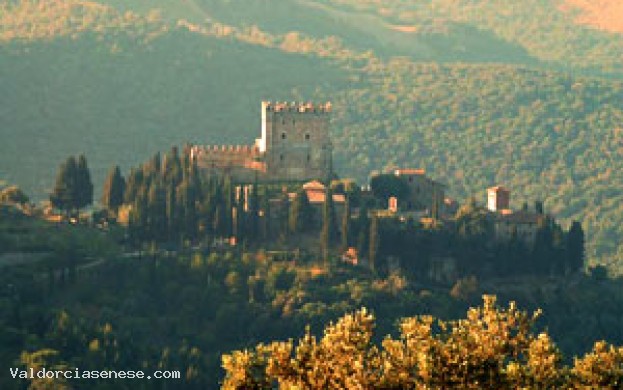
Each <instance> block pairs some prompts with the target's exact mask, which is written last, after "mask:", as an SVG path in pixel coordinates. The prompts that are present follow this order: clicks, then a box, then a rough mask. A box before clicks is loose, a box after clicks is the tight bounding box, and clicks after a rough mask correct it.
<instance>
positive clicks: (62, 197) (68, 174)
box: [50, 156, 78, 213]
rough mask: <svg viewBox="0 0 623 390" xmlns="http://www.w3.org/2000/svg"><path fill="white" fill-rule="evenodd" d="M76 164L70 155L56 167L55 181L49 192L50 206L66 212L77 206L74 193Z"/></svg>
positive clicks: (75, 190) (75, 191) (75, 189)
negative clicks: (50, 192)
mask: <svg viewBox="0 0 623 390" xmlns="http://www.w3.org/2000/svg"><path fill="white" fill-rule="evenodd" d="M77 171H78V164H77V162H76V158H75V157H74V156H70V157H69V158H67V161H65V162H64V163H63V164H61V166H60V167H59V169H58V172H57V174H56V183H55V184H54V189H53V191H52V194H50V202H51V203H52V206H54V207H56V208H58V209H59V210H61V211H64V212H66V213H69V212H71V211H72V210H74V209H75V208H76V207H77V206H76V204H77V201H76V193H77V188H76V186H77V183H76V176H77Z"/></svg>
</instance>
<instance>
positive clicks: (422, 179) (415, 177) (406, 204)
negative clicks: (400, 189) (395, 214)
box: [393, 169, 446, 214]
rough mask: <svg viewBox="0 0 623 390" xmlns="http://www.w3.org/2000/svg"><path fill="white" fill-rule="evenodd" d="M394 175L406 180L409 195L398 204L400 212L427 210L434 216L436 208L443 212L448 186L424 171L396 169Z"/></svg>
mask: <svg viewBox="0 0 623 390" xmlns="http://www.w3.org/2000/svg"><path fill="white" fill-rule="evenodd" d="M393 173H394V175H396V176H398V177H400V178H402V179H404V181H405V183H407V186H408V187H409V195H408V196H407V198H406V199H404V200H402V201H401V202H400V204H398V208H399V209H400V210H405V211H412V210H427V211H428V213H429V214H432V213H433V211H434V210H435V208H437V212H442V211H443V210H442V209H443V207H444V205H445V189H446V186H445V185H444V184H441V183H439V182H437V181H435V180H433V179H431V178H430V177H428V176H426V171H425V170H423V169H396V170H394V172H393Z"/></svg>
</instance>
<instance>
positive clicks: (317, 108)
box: [262, 101, 331, 113]
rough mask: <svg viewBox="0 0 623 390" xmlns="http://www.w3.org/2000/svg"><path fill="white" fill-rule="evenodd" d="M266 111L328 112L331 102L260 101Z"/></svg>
mask: <svg viewBox="0 0 623 390" xmlns="http://www.w3.org/2000/svg"><path fill="white" fill-rule="evenodd" d="M262 105H263V106H264V108H265V109H266V111H272V112H300V113H305V112H307V113H329V112H331V102H326V103H324V104H313V103H312V102H275V103H272V102H270V101H264V102H262Z"/></svg>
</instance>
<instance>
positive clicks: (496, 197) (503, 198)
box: [487, 186, 511, 212]
mask: <svg viewBox="0 0 623 390" xmlns="http://www.w3.org/2000/svg"><path fill="white" fill-rule="evenodd" d="M510 199H511V193H510V191H509V190H507V189H506V188H504V187H502V186H495V187H491V188H489V189H487V209H489V211H492V212H496V211H500V210H504V209H509V208H510Z"/></svg>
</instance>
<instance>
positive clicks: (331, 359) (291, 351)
mask: <svg viewBox="0 0 623 390" xmlns="http://www.w3.org/2000/svg"><path fill="white" fill-rule="evenodd" d="M539 315H540V311H537V312H535V313H533V314H528V313H526V312H524V311H520V310H518V309H517V307H516V305H515V303H514V302H511V303H510V304H509V306H508V307H507V308H500V307H498V306H497V305H496V298H495V296H484V303H483V305H482V306H480V307H476V308H470V309H469V310H468V311H467V315H466V317H465V318H464V319H461V320H457V321H442V320H438V319H435V318H433V317H432V316H418V317H411V318H404V319H402V320H401V321H400V325H399V330H400V337H398V338H396V339H394V338H392V337H391V336H387V337H386V338H385V339H384V340H383V342H382V343H381V345H378V346H377V345H375V344H374V343H373V341H372V340H373V339H374V328H375V318H374V316H373V315H371V314H370V313H369V312H368V311H367V310H366V309H365V308H362V309H361V310H359V311H356V312H354V313H352V314H346V315H345V316H343V317H342V318H340V319H339V320H338V321H337V322H335V323H334V324H333V323H332V324H329V325H328V326H326V327H325V329H324V332H323V336H322V337H320V338H317V337H315V336H313V335H312V334H311V332H310V329H309V327H307V329H306V331H305V334H304V335H303V337H301V338H300V339H299V340H298V342H297V343H296V344H295V342H294V341H293V340H289V341H286V342H272V343H269V344H260V345H258V346H256V347H255V348H253V349H250V350H245V351H234V352H232V353H230V354H225V355H223V357H222V363H223V364H222V365H223V368H224V369H225V372H226V374H225V380H224V382H223V389H227V390H228V389H241V388H249V389H257V388H272V387H274V386H277V387H278V388H300V389H326V388H330V389H334V388H335V389H338V388H340V389H351V388H355V389H374V388H381V389H455V388H460V389H508V390H510V389H518V388H520V389H555V388H564V389H576V388H578V389H579V388H582V389H583V388H591V389H617V388H620V385H621V383H622V382H621V381H622V380H623V369H622V368H621V367H622V366H623V348H622V347H618V348H617V347H614V346H611V345H608V344H606V343H605V342H598V343H596V344H595V347H594V348H593V351H591V352H590V353H588V354H586V355H585V356H583V357H581V358H576V359H575V360H574V363H573V366H572V367H569V366H564V365H563V361H564V360H563V356H562V354H561V353H560V351H559V350H558V349H557V348H556V346H555V344H554V342H553V341H552V339H551V338H550V337H549V335H548V334H547V333H545V332H543V333H539V334H536V333H535V332H534V324H535V321H536V320H537V318H538V317H539Z"/></svg>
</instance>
